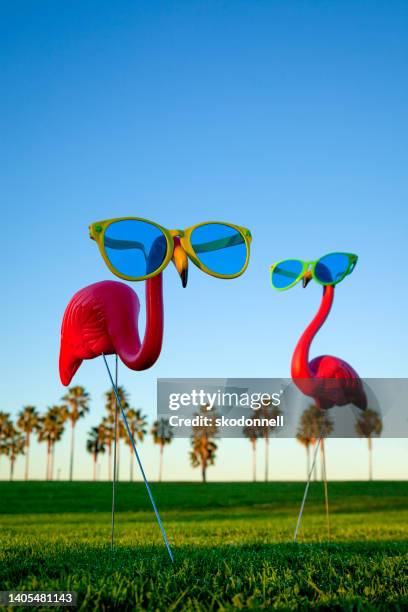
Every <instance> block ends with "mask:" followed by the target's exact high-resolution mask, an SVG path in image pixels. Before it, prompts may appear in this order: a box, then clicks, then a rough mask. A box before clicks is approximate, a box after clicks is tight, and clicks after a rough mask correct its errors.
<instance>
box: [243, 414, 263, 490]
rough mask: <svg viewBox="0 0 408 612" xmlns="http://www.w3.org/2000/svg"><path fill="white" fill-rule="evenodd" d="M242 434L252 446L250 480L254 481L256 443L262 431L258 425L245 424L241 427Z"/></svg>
mask: <svg viewBox="0 0 408 612" xmlns="http://www.w3.org/2000/svg"><path fill="white" fill-rule="evenodd" d="M243 433H244V436H245V437H246V438H248V440H249V441H250V443H251V446H252V480H253V481H254V482H256V443H257V442H258V439H259V438H260V437H261V436H262V432H261V429H260V427H259V426H257V425H253V424H252V423H251V424H250V425H246V426H245V427H244V429H243Z"/></svg>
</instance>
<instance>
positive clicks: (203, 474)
mask: <svg viewBox="0 0 408 612" xmlns="http://www.w3.org/2000/svg"><path fill="white" fill-rule="evenodd" d="M206 472H207V464H206V462H205V461H202V462H201V478H202V481H203V482H207V474H206Z"/></svg>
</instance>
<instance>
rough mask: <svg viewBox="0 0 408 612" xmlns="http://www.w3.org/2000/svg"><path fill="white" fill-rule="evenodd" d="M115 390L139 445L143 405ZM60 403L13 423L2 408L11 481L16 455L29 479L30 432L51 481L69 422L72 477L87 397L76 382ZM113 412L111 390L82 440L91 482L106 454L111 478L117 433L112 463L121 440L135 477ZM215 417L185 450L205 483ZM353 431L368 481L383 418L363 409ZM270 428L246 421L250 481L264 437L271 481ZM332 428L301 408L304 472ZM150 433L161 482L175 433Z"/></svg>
mask: <svg viewBox="0 0 408 612" xmlns="http://www.w3.org/2000/svg"><path fill="white" fill-rule="evenodd" d="M118 394H119V397H120V400H121V404H122V407H123V409H124V411H125V413H126V418H127V421H128V424H129V429H130V431H131V433H132V436H133V439H134V440H135V442H136V444H137V443H141V442H143V441H144V439H145V436H146V435H147V431H148V423H147V418H146V416H145V415H144V414H142V411H141V409H134V408H132V407H131V406H130V403H129V395H128V393H127V392H126V390H125V389H124V388H123V387H122V386H121V387H118ZM62 402H63V403H62V404H59V405H54V406H51V407H50V408H48V410H47V411H46V413H45V414H43V415H41V414H40V413H39V412H38V411H37V409H36V408H35V407H34V406H25V407H24V408H23V409H22V410H21V411H20V412H19V414H18V417H17V420H16V423H15V424H14V423H13V421H12V419H11V418H10V415H9V414H8V413H5V412H0V456H1V455H6V456H7V457H8V458H9V461H10V479H11V480H12V479H13V474H14V465H15V461H16V459H17V457H18V456H19V455H20V454H24V455H25V479H26V480H28V478H29V451H30V443H31V439H32V436H33V435H36V436H37V439H38V441H39V442H44V443H45V444H46V449H47V462H46V479H47V480H52V479H53V476H54V456H55V446H56V443H57V442H59V441H60V440H61V438H62V436H63V433H64V431H65V427H66V424H67V423H69V425H70V429H71V436H70V438H71V442H70V462H69V479H70V480H72V479H73V473H74V452H75V431H76V425H77V422H78V420H80V419H81V418H83V417H84V416H85V415H86V414H87V413H88V412H89V403H90V396H89V393H88V392H87V391H86V390H85V389H84V388H83V387H81V386H75V387H71V388H70V389H68V392H67V393H66V394H65V395H64V396H63V397H62ZM201 413H202V414H205V415H206V416H207V417H208V413H207V411H206V406H203V407H202V408H201V410H200V412H199V414H201ZM280 414H281V412H280V410H279V408H277V407H273V406H271V405H270V404H269V405H268V404H264V405H263V406H262V407H261V408H260V409H259V410H258V411H257V414H256V418H259V417H261V418H267V419H271V418H277V417H278V416H279V415H280ZM115 415H116V397H115V394H114V391H113V390H112V389H111V390H109V391H107V392H106V393H105V415H104V416H103V417H102V419H101V421H100V423H99V424H98V425H97V426H95V427H92V428H91V430H90V431H89V432H88V438H87V441H86V449H87V451H88V452H89V453H90V454H91V456H92V459H93V477H94V479H95V480H96V478H97V463H98V457H99V455H101V454H104V453H106V452H107V453H108V474H107V476H108V479H109V480H111V478H112V449H113V446H114V442H115V431H116V445H117V450H118V452H117V465H116V472H117V477H118V478H119V467H120V466H119V457H120V453H119V449H120V443H121V440H123V441H124V443H125V444H126V445H127V446H128V447H129V451H130V480H133V467H134V458H133V448H132V443H131V441H130V439H129V437H128V435H127V432H126V430H125V427H124V424H123V421H122V419H118V420H117V422H116V427H115ZM215 418H216V415H213V419H212V420H211V419H210V421H209V424H208V425H206V426H199V427H194V428H193V431H192V436H191V451H190V453H189V456H190V462H191V465H192V467H196V468H200V469H201V476H202V480H203V482H205V481H206V474H207V469H208V467H209V466H211V465H214V463H215V460H216V451H217V443H216V438H217V434H218V430H217V427H216V425H215ZM254 418H255V417H254ZM207 422H208V421H207ZM355 429H356V433H357V434H358V435H359V436H361V437H365V438H366V439H367V441H368V450H369V479H370V480H372V437H373V435H380V434H381V431H382V424H381V419H380V417H379V416H378V414H377V413H376V412H375V411H373V410H366V411H364V412H362V413H361V414H360V416H359V418H358V420H357V421H356V424H355ZM272 430H273V428H272V427H270V426H269V425H262V426H259V425H255V423H254V424H250V425H247V426H246V427H245V428H244V430H243V433H244V435H245V436H246V437H247V438H248V440H249V441H250V443H251V447H252V451H253V452H252V458H253V466H252V467H253V480H254V481H255V480H256V450H257V444H258V441H259V440H260V439H263V441H264V448H265V455H264V457H265V466H264V479H265V481H268V479H269V441H270V437H271V435H272ZM332 431H333V423H332V421H331V420H330V417H329V414H328V413H327V412H323V411H321V410H319V409H318V408H317V406H315V405H311V406H309V408H308V409H306V410H305V411H304V412H303V414H302V416H301V419H300V422H299V428H298V432H297V436H296V438H297V440H298V441H299V442H300V443H301V444H302V445H303V446H304V447H305V449H306V457H307V473H309V470H310V449H311V448H312V447H313V446H314V445H315V444H316V443H317V441H318V439H319V436H320V435H321V432H322V433H323V438H322V442H321V444H320V452H321V465H322V470H323V466H324V465H325V444H324V438H326V437H327V436H328V435H329V434H330V433H331V432H332ZM150 433H151V435H152V437H153V441H154V443H155V444H157V445H158V446H159V452H160V460H159V480H162V473H163V451H164V447H165V446H166V445H167V444H170V443H171V441H172V439H173V437H174V432H173V429H172V427H171V426H170V425H169V422H168V421H167V420H166V419H160V420H158V421H155V422H154V423H153V426H152V428H151V430H150ZM315 477H316V473H315Z"/></svg>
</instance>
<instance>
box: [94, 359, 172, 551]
mask: <svg viewBox="0 0 408 612" xmlns="http://www.w3.org/2000/svg"><path fill="white" fill-rule="evenodd" d="M102 357H103V360H104V362H105V365H106V369H107V370H108V374H109V378H110V381H111V384H112V387H113V391H114V393H115V397H116V401H117V403H118V405H119V409H120V412H121V414H122V418H123V420H124V423H125V427H126V431H127V434H128V436H129V439H130V441H131V443H132V446H133V450H134V452H135V455H136V460H137V463H138V465H139V468H140V471H141V474H142V476H143V480H144V483H145V485H146V489H147V493H148V495H149V498H150V501H151V503H152V506H153V510H154V513H155V515H156V519H157V522H158V524H159V527H160V531H161V533H162V536H163V540H164V543H165V545H166V548H167V552H168V553H169V557H170V559H171V561H172V563H174V558H173V553H172V551H171V548H170V544H169V542H168V540H167V536H166V532H165V530H164V527H163V523H162V521H161V518H160V515H159V511H158V510H157V507H156V504H155V501H154V498H153V495H152V492H151V490H150V486H149V483H148V481H147V478H146V474H145V471H144V469H143V465H142V462H141V460H140V457H139V453H138V452H137V448H136V444H135V441H134V438H133V436H132V432H131V431H130V428H129V424H128V422H127V418H126V415H125V411H124V410H123V407H122V403H121V401H120V398H119V394H118V390H117V387H116V386H115V383H114V381H113V378H112V374H111V371H110V369H109V366H108V362H107V360H106V356H105V354H104V353H102Z"/></svg>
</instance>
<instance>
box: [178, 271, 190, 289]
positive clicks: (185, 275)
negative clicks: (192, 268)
mask: <svg viewBox="0 0 408 612" xmlns="http://www.w3.org/2000/svg"><path fill="white" fill-rule="evenodd" d="M180 278H181V285H182V287H183V289H185V288H186V287H187V279H188V269H187V268H186V269H185V270H183V271H182V273H181V274H180Z"/></svg>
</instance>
